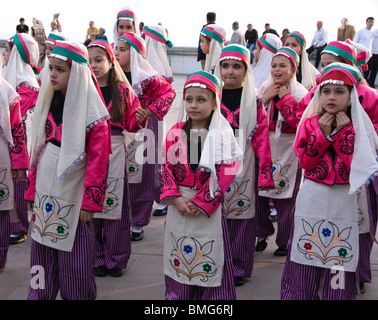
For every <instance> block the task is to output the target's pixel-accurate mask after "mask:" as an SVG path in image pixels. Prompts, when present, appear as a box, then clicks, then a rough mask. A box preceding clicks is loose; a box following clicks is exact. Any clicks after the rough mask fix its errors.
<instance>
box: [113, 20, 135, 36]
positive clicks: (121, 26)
mask: <svg viewBox="0 0 378 320" xmlns="http://www.w3.org/2000/svg"><path fill="white" fill-rule="evenodd" d="M126 32H134V33H135V27H134V22H133V21H131V20H118V26H117V33H118V37H122V36H123V35H124V34H125V33H126Z"/></svg>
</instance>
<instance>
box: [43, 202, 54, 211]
mask: <svg viewBox="0 0 378 320" xmlns="http://www.w3.org/2000/svg"><path fill="white" fill-rule="evenodd" d="M52 209H53V206H52V204H51V203H48V202H47V203H46V205H45V210H46V212H50V211H51V210H52Z"/></svg>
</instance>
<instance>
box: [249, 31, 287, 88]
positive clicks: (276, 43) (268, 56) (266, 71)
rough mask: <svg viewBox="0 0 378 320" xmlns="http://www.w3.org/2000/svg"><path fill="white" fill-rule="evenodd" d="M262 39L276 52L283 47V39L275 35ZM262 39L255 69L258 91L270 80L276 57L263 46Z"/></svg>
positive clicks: (267, 34)
mask: <svg viewBox="0 0 378 320" xmlns="http://www.w3.org/2000/svg"><path fill="white" fill-rule="evenodd" d="M261 38H264V40H265V41H266V42H268V43H269V44H270V45H271V46H272V47H273V48H274V49H275V50H276V52H277V50H278V49H280V48H281V47H282V41H281V39H280V38H279V37H277V36H276V35H275V34H273V33H266V34H265V35H264V36H263V37H261ZM261 38H260V39H259V40H258V41H259V44H260V47H261V50H260V53H259V56H258V61H257V63H256V65H255V66H254V68H253V77H254V79H255V87H256V89H259V88H260V86H261V85H262V84H263V82H265V81H266V80H268V78H269V75H270V69H271V65H272V59H273V57H274V55H275V52H274V51H273V52H272V51H270V50H268V49H267V48H265V47H263V46H262V45H261V41H262V39H261Z"/></svg>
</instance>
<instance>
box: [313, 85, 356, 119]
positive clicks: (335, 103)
mask: <svg viewBox="0 0 378 320" xmlns="http://www.w3.org/2000/svg"><path fill="white" fill-rule="evenodd" d="M320 103H321V105H322V107H323V109H324V110H325V111H327V112H328V113H333V114H336V113H338V112H340V111H344V112H347V110H348V107H349V106H350V92H349V90H348V87H347V86H345V85H338V84H326V85H324V86H323V87H322V89H321V92H320Z"/></svg>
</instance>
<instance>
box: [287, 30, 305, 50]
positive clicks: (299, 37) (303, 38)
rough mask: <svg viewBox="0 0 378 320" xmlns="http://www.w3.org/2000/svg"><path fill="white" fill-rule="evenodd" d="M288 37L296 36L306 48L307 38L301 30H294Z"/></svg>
mask: <svg viewBox="0 0 378 320" xmlns="http://www.w3.org/2000/svg"><path fill="white" fill-rule="evenodd" d="M288 37H296V38H297V39H298V40H299V42H300V43H301V44H302V46H303V47H304V48H305V47H306V39H305V37H304V35H303V34H302V33H300V32H299V31H293V32H291V33H289V34H288V35H287V36H286V38H288Z"/></svg>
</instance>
